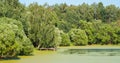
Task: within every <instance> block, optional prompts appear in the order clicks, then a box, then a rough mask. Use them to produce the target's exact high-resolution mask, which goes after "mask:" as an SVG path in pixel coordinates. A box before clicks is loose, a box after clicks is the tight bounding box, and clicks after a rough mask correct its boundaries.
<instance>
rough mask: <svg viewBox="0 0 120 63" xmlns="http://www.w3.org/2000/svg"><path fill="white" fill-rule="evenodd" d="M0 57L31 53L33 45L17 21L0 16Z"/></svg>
mask: <svg viewBox="0 0 120 63" xmlns="http://www.w3.org/2000/svg"><path fill="white" fill-rule="evenodd" d="M0 45H1V46H0V57H4V58H6V57H14V56H17V55H19V54H21V53H24V54H23V55H28V54H31V53H32V51H33V46H32V44H31V42H30V40H29V39H28V38H27V37H26V35H25V34H24V31H23V28H22V24H21V23H20V22H19V21H16V20H13V19H9V18H0Z"/></svg>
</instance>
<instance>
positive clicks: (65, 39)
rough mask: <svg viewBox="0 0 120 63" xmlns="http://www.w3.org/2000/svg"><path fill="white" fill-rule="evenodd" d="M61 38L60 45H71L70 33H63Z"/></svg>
mask: <svg viewBox="0 0 120 63" xmlns="http://www.w3.org/2000/svg"><path fill="white" fill-rule="evenodd" d="M61 38H62V40H61V44H60V46H70V44H71V42H70V37H69V35H68V34H66V33H62V34H61Z"/></svg>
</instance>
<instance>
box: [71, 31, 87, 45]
mask: <svg viewBox="0 0 120 63" xmlns="http://www.w3.org/2000/svg"><path fill="white" fill-rule="evenodd" d="M69 35H70V40H71V42H73V44H74V45H76V46H79V45H87V44H88V37H87V35H86V33H85V31H84V30H81V29H72V30H71V31H70V32H69Z"/></svg>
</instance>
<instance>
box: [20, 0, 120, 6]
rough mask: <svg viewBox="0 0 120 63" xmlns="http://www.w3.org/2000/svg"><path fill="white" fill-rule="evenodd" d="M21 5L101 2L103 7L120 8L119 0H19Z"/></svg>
mask: <svg viewBox="0 0 120 63" xmlns="http://www.w3.org/2000/svg"><path fill="white" fill-rule="evenodd" d="M19 1H20V2H21V3H23V4H25V5H26V6H28V5H29V4H30V3H33V2H37V3H38V4H40V5H43V4H45V3H48V4H49V5H54V4H56V3H57V4H61V3H66V4H68V5H71V4H72V5H79V4H82V3H84V2H85V3H87V4H92V3H98V2H102V3H103V4H104V5H105V6H107V5H110V4H114V5H116V6H118V7H120V0H19Z"/></svg>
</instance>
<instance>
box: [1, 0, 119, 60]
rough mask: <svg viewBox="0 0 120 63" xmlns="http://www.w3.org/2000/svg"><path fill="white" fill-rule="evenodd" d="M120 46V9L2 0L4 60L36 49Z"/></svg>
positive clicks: (93, 5) (94, 4) (2, 53)
mask: <svg viewBox="0 0 120 63" xmlns="http://www.w3.org/2000/svg"><path fill="white" fill-rule="evenodd" d="M92 44H101V45H107V44H113V45H118V44H120V8H119V7H116V6H115V5H108V6H104V5H103V4H102V2H99V3H98V4H96V3H93V4H91V5H88V4H86V3H83V4H81V5H78V6H75V5H67V4H65V3H63V4H55V5H52V6H49V5H47V4H45V5H38V4H37V3H32V4H30V5H29V6H27V7H26V6H25V5H23V4H21V3H20V2H19V0H0V58H1V57H14V56H17V55H29V54H31V53H32V51H33V46H34V47H35V48H38V49H40V48H56V47H57V46H71V45H74V46H80V45H92Z"/></svg>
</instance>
